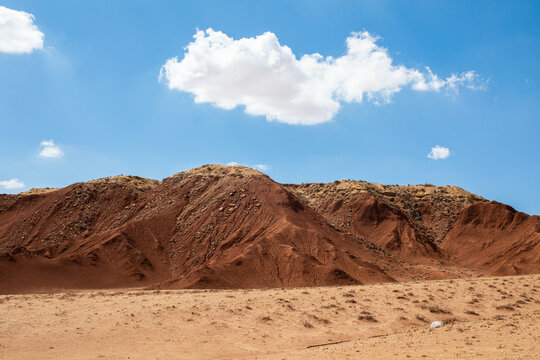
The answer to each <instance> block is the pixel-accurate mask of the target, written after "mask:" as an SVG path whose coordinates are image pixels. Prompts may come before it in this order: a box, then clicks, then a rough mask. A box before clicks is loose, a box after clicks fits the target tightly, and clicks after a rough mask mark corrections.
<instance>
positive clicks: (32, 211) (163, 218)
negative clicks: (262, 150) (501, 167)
mask: <svg viewBox="0 0 540 360" xmlns="http://www.w3.org/2000/svg"><path fill="white" fill-rule="evenodd" d="M471 204H472V205H471ZM483 206H484V207H485V206H487V207H488V208H489V206H494V205H493V204H492V203H488V202H486V200H485V199H482V198H480V197H478V196H476V195H473V194H470V193H468V192H466V191H464V190H462V189H459V188H456V187H442V188H438V187H434V186H428V185H422V186H407V187H399V186H384V185H379V184H370V183H366V182H360V181H356V182H355V181H341V182H334V183H332V184H303V185H286V186H284V185H281V184H278V183H276V182H274V181H273V180H272V179H270V178H269V177H268V176H266V175H264V174H262V173H260V172H258V171H256V170H253V169H250V168H247V167H243V166H223V165H206V166H202V167H199V168H196V169H192V170H189V171H185V172H181V173H178V174H175V175H173V176H171V177H169V178H166V179H164V180H163V181H161V182H160V181H156V180H149V179H144V178H140V177H135V176H124V175H122V176H117V177H112V178H104V179H98V180H93V181H89V182H86V183H76V184H73V185H71V186H68V187H66V188H63V189H58V190H54V191H45V192H39V191H38V192H34V193H32V194H26V195H22V194H19V195H0V292H21V291H36V290H39V289H42V290H43V289H51V288H59V287H64V288H110V287H133V286H137V287H140V286H146V287H158V288H262V287H295V286H320V285H336V284H366V283H376V282H388V281H402V280H416V279H427V278H432V279H433V278H450V277H463V276H471V275H475V274H477V273H476V269H479V270H481V271H487V272H494V273H511V272H516V273H526V272H533V271H538V270H537V267H535V265H534V264H536V265H537V264H538V255H537V253H538V251H537V250H538V249H537V245H538V237H537V234H538V217H527V215H525V214H521V215H519V214H520V213H518V214H515V212H514V213H512V212H511V211H510V210H508V209H506V210H505V211H509V212H510V213H511V214H513V215H512V219H514V218H515V219H514V220H512V222H510V223H508V224H507V223H506V222H504V221H503V220H504V219H507V217H508V216H510V215H504V214H503V215H504V216H503V215H500V214H499V212H500V211H502V210H497V211H495V210H493V211H486V210H485V209H484V207H483ZM475 209H476V210H475ZM482 209H484V210H482ZM503 210H504V209H503ZM475 211H477V212H475ZM498 211H499V212H498ZM497 214H499V215H497ZM501 219H503V220H501ZM531 219H532V220H531ZM497 221H498V222H497ZM505 221H506V220H505ZM493 224H495V225H493ZM503 225H504V226H503ZM497 236H499V237H500V239H501V240H500V241H499V240H497V244H499V243H500V244H504V246H503V245H496V246H495V245H494V246H493V247H492V249H496V250H497V251H493V253H486V254H487V255H486V257H485V260H483V262H477V261H473V260H472V258H471V260H467V259H468V257H471V253H473V254H474V252H473V251H470V252H466V251H463V250H462V249H463V248H464V247H463V246H461V245H459V244H460V241H462V242H477V243H478V244H484V243H485V242H487V241H491V239H494V238H497ZM506 238H510V240H504V239H506ZM523 239H525V240H523ZM475 246H476V245H475ZM479 247H480V249H477V247H474V249H473V248H471V249H470V250H474V251H477V252H480V251H484V250H485V249H486V248H488V250H489V249H491V248H490V247H489V246H488V245H485V244H484V245H479ZM505 249H511V250H505ZM489 251H491V250H489ZM535 254H536V255H535ZM461 258H463V260H460V259H461ZM531 264H532V265H531ZM468 269H473V270H468ZM507 269H512V270H507Z"/></svg>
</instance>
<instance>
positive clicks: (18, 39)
mask: <svg viewBox="0 0 540 360" xmlns="http://www.w3.org/2000/svg"><path fill="white" fill-rule="evenodd" d="M43 37H45V35H44V34H43V33H42V32H41V31H39V29H38V27H37V26H36V25H35V24H34V15H32V14H29V13H27V12H24V11H17V10H12V9H9V8H7V7H5V6H0V52H3V53H12V54H22V53H29V52H32V51H33V50H35V49H43Z"/></svg>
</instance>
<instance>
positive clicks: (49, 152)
mask: <svg viewBox="0 0 540 360" xmlns="http://www.w3.org/2000/svg"><path fill="white" fill-rule="evenodd" d="M41 146H43V149H42V150H41V152H40V153H39V156H41V157H47V158H61V157H62V156H64V151H62V149H60V147H59V146H57V145H56V144H55V143H54V141H53V140H43V141H42V142H41Z"/></svg>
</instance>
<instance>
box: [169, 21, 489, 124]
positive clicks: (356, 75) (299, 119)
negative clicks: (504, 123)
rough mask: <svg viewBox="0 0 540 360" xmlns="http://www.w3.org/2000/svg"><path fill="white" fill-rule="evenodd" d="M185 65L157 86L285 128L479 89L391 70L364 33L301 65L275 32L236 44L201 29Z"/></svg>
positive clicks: (466, 76) (465, 77) (473, 80)
mask: <svg viewBox="0 0 540 360" xmlns="http://www.w3.org/2000/svg"><path fill="white" fill-rule="evenodd" d="M194 39H195V40H194V41H193V42H191V43H189V44H188V45H187V46H186V47H185V53H184V57H183V59H182V60H180V61H179V60H178V58H177V57H175V58H171V59H169V60H167V62H166V63H165V64H164V65H163V66H162V68H161V71H160V81H166V83H167V85H168V87H169V88H170V89H175V90H180V91H185V92H190V93H193V94H194V95H195V102H196V103H212V104H214V105H215V106H217V107H220V108H222V109H227V110H230V109H233V108H235V107H237V106H244V107H245V112H246V113H247V114H249V115H258V116H265V117H266V119H267V120H268V121H272V120H276V121H280V122H284V123H288V124H301V125H313V124H319V123H323V122H326V121H330V120H331V119H332V118H333V117H334V116H335V115H336V113H337V112H338V111H339V109H340V107H341V103H342V102H357V103H361V102H363V101H364V99H367V101H370V102H372V103H375V104H383V103H388V102H390V101H391V99H392V97H393V95H394V94H395V93H397V92H399V91H401V89H402V88H404V87H407V86H409V87H410V88H412V89H413V90H417V91H436V92H439V91H441V90H445V89H446V90H452V91H456V90H457V88H458V87H460V86H465V87H468V88H471V89H476V88H478V85H477V84H478V83H479V82H480V81H481V79H480V78H479V76H478V75H477V74H476V73H475V72H474V71H468V72H465V73H462V74H452V75H451V76H450V77H447V78H440V77H439V76H437V75H436V74H434V73H433V72H432V71H431V69H429V68H428V67H426V69H425V71H423V72H422V71H419V70H417V69H412V68H407V67H405V66H403V65H394V64H393V60H392V58H391V57H390V55H389V54H388V52H387V50H386V49H385V48H383V47H380V46H379V45H377V40H378V38H377V37H374V36H372V35H371V34H369V33H368V32H367V31H364V32H358V33H352V34H351V36H349V37H348V38H347V41H346V42H347V51H346V53H345V54H344V55H342V56H340V57H337V58H333V57H331V56H329V57H326V58H325V57H323V56H321V55H320V54H317V53H315V54H308V55H303V56H302V57H301V58H300V59H297V58H296V56H295V54H294V53H293V52H292V50H291V49H290V48H289V47H287V46H284V45H281V44H280V43H279V41H278V38H277V37H276V35H275V34H274V33H271V32H266V33H264V34H262V35H259V36H256V37H252V38H242V39H239V40H234V39H232V38H230V37H229V36H227V35H226V34H224V33H222V32H221V31H214V30H212V29H207V30H206V31H201V30H199V31H197V32H196V34H195V35H194Z"/></svg>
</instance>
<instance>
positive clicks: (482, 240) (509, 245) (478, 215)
mask: <svg viewBox="0 0 540 360" xmlns="http://www.w3.org/2000/svg"><path fill="white" fill-rule="evenodd" d="M441 246H442V248H443V249H445V250H446V251H447V252H448V253H449V254H451V255H452V256H453V257H454V258H455V261H456V262H458V263H460V264H462V265H464V266H467V267H472V268H476V269H479V270H485V271H486V272H488V273H490V274H498V275H514V274H526V273H539V272H540V216H529V215H527V214H524V213H522V212H518V211H516V210H514V209H513V208H511V207H510V206H508V205H504V204H501V203H498V202H495V201H492V202H483V203H478V204H473V205H471V206H469V207H467V208H466V209H464V210H463V211H462V212H461V214H460V216H459V218H458V220H457V221H456V223H455V225H454V227H453V228H452V230H451V231H450V232H449V233H448V235H447V236H446V238H445V240H444V241H443V243H442V244H441Z"/></svg>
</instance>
